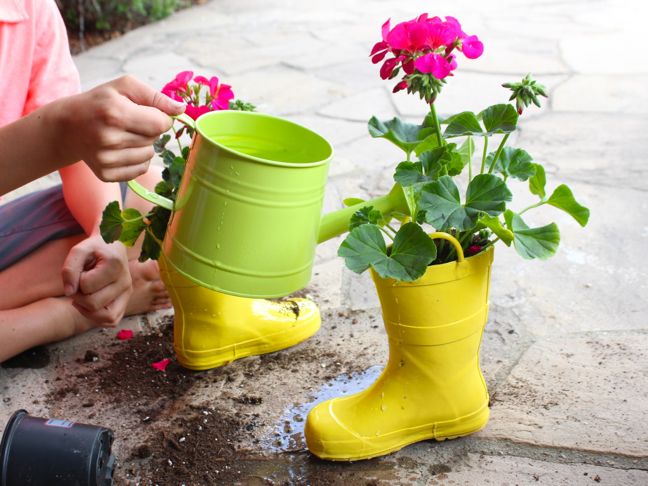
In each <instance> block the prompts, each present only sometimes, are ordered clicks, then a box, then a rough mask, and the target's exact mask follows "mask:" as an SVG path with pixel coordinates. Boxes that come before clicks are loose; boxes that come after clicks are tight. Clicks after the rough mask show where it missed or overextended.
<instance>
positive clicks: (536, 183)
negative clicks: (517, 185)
mask: <svg viewBox="0 0 648 486" xmlns="http://www.w3.org/2000/svg"><path fill="white" fill-rule="evenodd" d="M533 166H534V168H535V174H533V175H532V176H531V178H529V190H530V191H531V194H535V195H536V196H540V199H544V198H545V196H546V195H547V194H546V193H545V185H546V184H547V178H546V176H545V170H544V167H542V166H541V165H540V164H533Z"/></svg>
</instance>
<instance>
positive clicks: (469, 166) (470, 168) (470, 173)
mask: <svg viewBox="0 0 648 486" xmlns="http://www.w3.org/2000/svg"><path fill="white" fill-rule="evenodd" d="M469 138H470V137H469ZM470 181H472V157H471V158H470V159H469V160H468V183H470Z"/></svg>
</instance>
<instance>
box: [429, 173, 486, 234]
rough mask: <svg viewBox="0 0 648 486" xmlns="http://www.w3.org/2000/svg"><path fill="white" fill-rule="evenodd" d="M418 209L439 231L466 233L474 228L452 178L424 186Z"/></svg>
mask: <svg viewBox="0 0 648 486" xmlns="http://www.w3.org/2000/svg"><path fill="white" fill-rule="evenodd" d="M418 207H419V209H420V210H421V211H423V213H424V216H423V217H424V219H425V222H426V223H428V224H430V225H432V226H434V228H435V229H436V230H437V231H443V230H445V229H448V228H452V227H454V228H457V229H458V230H459V231H464V230H466V229H470V228H472V227H473V223H474V221H473V220H472V219H471V218H470V217H469V215H468V213H467V212H466V209H465V208H464V207H463V206H462V205H461V199H460V197H459V189H458V188H457V186H456V184H455V183H454V181H453V180H452V177H450V176H447V175H446V176H441V177H439V179H438V180H436V181H434V182H431V183H429V184H426V185H424V186H423V187H422V188H421V193H420V196H419V200H418Z"/></svg>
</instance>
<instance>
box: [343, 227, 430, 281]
mask: <svg viewBox="0 0 648 486" xmlns="http://www.w3.org/2000/svg"><path fill="white" fill-rule="evenodd" d="M338 255H339V256H341V257H343V258H344V260H345V263H346V266H347V267H348V268H349V269H350V270H352V271H354V272H356V273H362V272H364V271H365V270H366V269H367V268H369V267H373V268H374V270H375V271H376V273H378V275H380V276H381V277H382V278H393V279H396V280H400V281H405V282H410V281H413V280H416V279H418V278H420V277H421V276H422V275H423V274H424V273H425V271H426V269H427V266H428V265H429V264H430V263H431V262H432V261H433V260H434V259H435V258H436V246H435V245H434V242H433V241H432V240H431V239H430V237H429V236H428V235H426V234H425V232H424V231H423V229H421V227H420V226H418V225H417V224H416V223H406V224H404V225H403V226H401V228H400V229H399V230H398V232H397V233H396V237H395V238H394V245H393V247H392V248H391V252H390V253H389V254H388V252H387V247H386V245H385V240H384V239H383V236H382V234H381V232H380V229H378V227H377V226H375V225H373V224H364V225H362V226H358V227H356V228H354V229H353V230H352V231H351V232H350V233H349V235H348V236H347V237H346V239H345V240H344V241H343V242H342V244H341V245H340V248H339V250H338Z"/></svg>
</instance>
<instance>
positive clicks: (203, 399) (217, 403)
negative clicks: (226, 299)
mask: <svg viewBox="0 0 648 486" xmlns="http://www.w3.org/2000/svg"><path fill="white" fill-rule="evenodd" d="M349 321H351V319H349ZM356 322H357V321H356V320H355V318H354V322H353V329H354V330H355V329H356V328H357V324H356ZM349 325H351V322H349ZM150 328H151V331H150V332H147V333H146V334H137V333H135V336H134V337H133V339H130V340H126V341H119V340H117V339H116V338H114V337H113V336H114V334H115V333H113V334H108V333H107V334H106V337H107V339H108V342H107V343H105V345H103V346H97V347H94V348H92V349H85V350H82V352H81V353H80V355H79V357H78V358H77V359H76V364H74V365H73V363H69V362H68V363H63V364H61V365H58V366H57V369H56V372H57V374H58V378H56V380H55V381H54V382H53V383H52V385H53V388H52V389H51V391H50V393H49V395H48V396H47V400H46V401H47V406H48V408H49V411H50V415H51V416H57V417H63V418H69V419H72V420H78V421H80V422H85V423H91V424H96V425H102V426H106V427H109V428H111V429H112V430H113V431H114V432H115V436H116V440H115V445H114V452H115V455H116V457H117V460H118V463H117V468H116V471H115V484H116V485H142V486H149V485H150V486H152V485H159V486H166V485H169V486H171V485H173V486H178V485H181V484H185V485H192V486H201V485H219V484H223V485H234V484H245V485H247V484H251V485H255V484H259V485H261V484H263V485H273V484H282V485H283V484H286V485H319V484H322V485H336V484H339V485H348V484H359V485H365V484H366V485H376V484H386V483H387V482H391V481H394V480H396V476H395V462H394V461H393V460H390V459H378V460H373V461H364V462H362V463H354V464H348V463H342V464H340V463H330V462H325V461H320V460H318V459H317V458H315V457H313V456H311V455H310V454H309V453H308V452H307V451H306V449H305V446H304V443H303V438H300V437H299V435H301V433H302V432H301V430H303V421H302V422H301V423H300V418H301V419H302V420H303V419H305V417H306V415H307V413H308V410H309V409H310V407H311V406H312V405H313V404H314V403H316V402H318V401H322V400H325V399H328V398H331V397H334V396H341V395H344V394H349V393H353V392H355V391H358V390H361V389H363V388H365V387H366V386H368V384H370V383H371V382H372V381H373V380H374V379H375V378H376V376H377V374H378V373H379V372H380V369H379V367H377V366H373V367H368V366H366V365H363V364H362V359H359V357H361V356H362V352H361V350H358V352H357V355H356V356H346V355H345V354H344V353H341V352H338V351H336V350H335V349H332V348H331V347H330V346H326V345H325V344H326V342H330V341H329V340H328V339H327V338H324V339H323V341H320V340H319V339H318V338H317V337H315V338H312V339H311V340H309V341H306V342H305V343H302V344H301V345H298V346H296V347H294V348H291V349H288V350H284V351H281V352H278V353H273V354H269V355H263V356H258V357H254V358H246V359H243V360H239V361H236V362H234V363H232V364H230V365H228V366H224V367H222V368H218V369H214V370H209V371H204V372H194V371H190V370H186V369H184V368H182V367H180V366H179V365H178V364H177V363H176V362H175V360H174V353H173V349H172V347H173V346H172V342H173V339H172V317H165V318H163V319H162V321H161V323H160V325H159V326H157V325H156V326H150ZM323 332H324V333H328V332H339V330H337V329H335V326H331V329H328V330H324V331H323ZM350 335H351V334H350ZM351 339H353V337H352V335H351ZM165 358H171V362H170V364H169V365H168V367H167V368H166V370H165V371H164V372H161V371H158V370H156V369H154V368H153V367H152V366H151V365H152V363H154V362H158V361H160V360H162V359H165ZM367 368H368V369H367ZM363 370H364V371H363ZM277 390H280V393H277ZM295 403H297V404H298V405H295ZM286 421H288V426H286ZM278 424H279V425H278ZM277 427H279V435H276V434H277Z"/></svg>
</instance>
